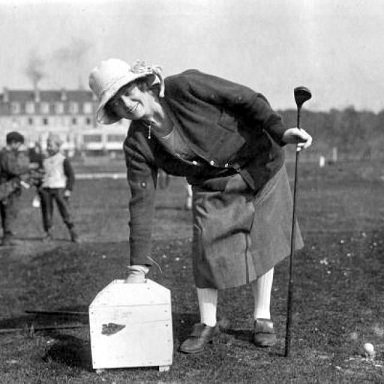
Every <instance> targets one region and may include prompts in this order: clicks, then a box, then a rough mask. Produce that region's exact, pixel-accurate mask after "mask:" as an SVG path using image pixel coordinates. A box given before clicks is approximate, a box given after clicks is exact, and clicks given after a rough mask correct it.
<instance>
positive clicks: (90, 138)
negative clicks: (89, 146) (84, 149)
mask: <svg viewBox="0 0 384 384" xmlns="http://www.w3.org/2000/svg"><path fill="white" fill-rule="evenodd" d="M101 139H102V138H101V135H84V136H83V141H84V143H101V141H102V140H101Z"/></svg>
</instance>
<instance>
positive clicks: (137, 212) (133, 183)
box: [124, 127, 157, 266]
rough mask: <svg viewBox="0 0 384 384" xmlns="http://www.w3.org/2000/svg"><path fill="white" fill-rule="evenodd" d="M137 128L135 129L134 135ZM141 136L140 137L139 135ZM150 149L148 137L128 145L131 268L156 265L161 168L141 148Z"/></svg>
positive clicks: (128, 141)
mask: <svg viewBox="0 0 384 384" xmlns="http://www.w3.org/2000/svg"><path fill="white" fill-rule="evenodd" d="M133 130H134V128H133V127H131V128H130V131H133ZM136 136H137V135H136ZM143 145H144V146H147V144H146V143H145V139H144V137H143V136H142V137H140V136H137V137H135V136H134V135H128V137H127V138H126V140H125V142H124V154H125V159H126V165H127V179H128V184H129V187H130V191H131V198H130V201H129V215H130V217H129V229H130V234H129V244H130V264H131V265H138V264H139V265H148V266H150V265H152V260H151V257H150V256H151V249H152V245H151V235H152V221H153V216H154V203H155V189H156V181H157V168H156V166H155V165H154V163H152V162H151V161H149V159H148V157H147V156H146V155H145V154H144V153H143V151H142V150H141V148H140V147H142V146H143Z"/></svg>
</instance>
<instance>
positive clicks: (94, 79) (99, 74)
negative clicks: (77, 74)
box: [89, 59, 164, 124]
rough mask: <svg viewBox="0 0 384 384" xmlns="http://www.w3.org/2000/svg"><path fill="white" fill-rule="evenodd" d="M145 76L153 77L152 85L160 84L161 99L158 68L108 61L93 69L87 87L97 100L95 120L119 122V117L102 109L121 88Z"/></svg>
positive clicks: (160, 80)
mask: <svg viewBox="0 0 384 384" xmlns="http://www.w3.org/2000/svg"><path fill="white" fill-rule="evenodd" d="M147 76H151V77H153V82H152V84H155V83H160V97H163V96H164V81H163V77H162V73H161V68H160V67H158V66H149V65H146V64H145V62H143V61H137V62H136V63H135V64H134V65H133V66H130V65H129V64H128V63H126V62H125V61H123V60H120V59H108V60H104V61H102V62H101V63H100V65H99V66H98V67H95V68H94V69H93V70H92V72H91V73H90V75H89V86H90V88H91V89H92V91H93V92H94V93H95V95H96V96H97V98H98V99H99V106H98V108H97V112H96V120H97V121H98V122H99V123H101V124H113V123H116V122H117V121H119V120H120V117H119V116H117V115H114V114H111V113H108V111H106V110H105V108H104V107H105V106H106V104H107V103H108V101H109V100H111V98H112V97H113V96H114V95H116V93H117V92H118V91H119V89H120V88H121V87H124V86H125V85H127V84H129V83H131V82H132V81H135V80H136V79H139V78H142V77H147Z"/></svg>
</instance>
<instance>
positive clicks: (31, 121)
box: [28, 117, 33, 125]
mask: <svg viewBox="0 0 384 384" xmlns="http://www.w3.org/2000/svg"><path fill="white" fill-rule="evenodd" d="M28 125H33V119H32V117H29V118H28Z"/></svg>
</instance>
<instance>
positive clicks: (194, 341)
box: [179, 323, 219, 353]
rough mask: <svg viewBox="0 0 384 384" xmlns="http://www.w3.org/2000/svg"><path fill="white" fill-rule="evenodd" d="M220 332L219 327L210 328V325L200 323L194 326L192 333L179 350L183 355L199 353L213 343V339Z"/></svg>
mask: <svg viewBox="0 0 384 384" xmlns="http://www.w3.org/2000/svg"><path fill="white" fill-rule="evenodd" d="M218 332H219V328H218V326H217V325H216V326H214V327H209V326H208V325H205V324H202V323H198V324H195V325H194V326H193V330H192V333H191V334H190V336H189V337H188V339H186V340H185V341H184V342H183V343H182V344H181V345H180V348H179V351H180V352H183V353H199V352H202V351H203V350H204V348H205V346H206V345H207V344H209V343H212V340H213V338H214V337H215V336H216V335H217V333H218Z"/></svg>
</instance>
